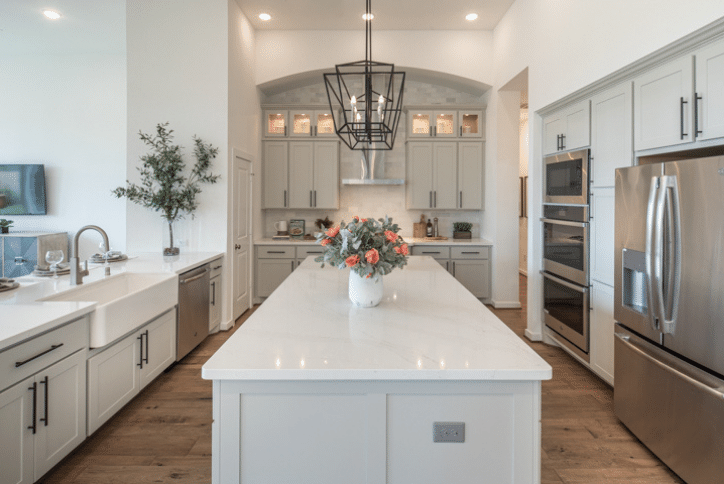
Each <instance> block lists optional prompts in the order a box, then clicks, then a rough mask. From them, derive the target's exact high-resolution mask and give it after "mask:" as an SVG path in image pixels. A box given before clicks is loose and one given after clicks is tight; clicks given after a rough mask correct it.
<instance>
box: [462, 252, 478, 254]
mask: <svg viewBox="0 0 724 484" xmlns="http://www.w3.org/2000/svg"><path fill="white" fill-rule="evenodd" d="M479 253H480V252H462V254H479Z"/></svg>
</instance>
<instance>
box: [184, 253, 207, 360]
mask: <svg viewBox="0 0 724 484" xmlns="http://www.w3.org/2000/svg"><path fill="white" fill-rule="evenodd" d="M209 273H210V270H209V264H205V265H203V266H201V267H197V268H196V269H193V270H191V271H188V272H184V273H183V274H181V275H180V276H179V286H178V326H177V328H176V361H179V360H181V358H183V357H184V356H186V355H187V354H189V352H190V351H191V350H192V349H194V348H196V346H198V344H199V343H201V342H202V341H203V340H204V338H206V336H208V334H209Z"/></svg>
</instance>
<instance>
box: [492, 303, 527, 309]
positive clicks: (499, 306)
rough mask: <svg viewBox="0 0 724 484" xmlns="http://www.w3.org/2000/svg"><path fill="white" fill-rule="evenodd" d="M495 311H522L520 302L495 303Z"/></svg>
mask: <svg viewBox="0 0 724 484" xmlns="http://www.w3.org/2000/svg"><path fill="white" fill-rule="evenodd" d="M493 307H494V308H495V309H520V308H521V305H520V301H493Z"/></svg>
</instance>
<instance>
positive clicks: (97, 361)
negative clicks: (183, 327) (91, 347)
mask: <svg viewBox="0 0 724 484" xmlns="http://www.w3.org/2000/svg"><path fill="white" fill-rule="evenodd" d="M174 361H176V310H175V309H174V310H171V311H168V312H166V313H164V314H163V315H161V316H159V317H158V318H156V319H154V320H152V321H151V322H149V323H147V324H146V325H144V326H143V327H141V328H139V329H137V330H136V331H134V332H133V333H131V334H130V335H128V336H126V337H125V338H123V339H121V340H120V341H118V342H117V343H112V344H111V345H109V346H107V347H105V348H102V349H101V350H100V351H98V352H94V354H93V355H92V356H91V357H90V358H88V435H90V434H92V433H93V432H95V431H96V430H98V428H100V426H101V425H103V424H104V423H105V422H106V421H107V420H108V419H110V418H111V417H112V416H113V415H115V414H116V412H118V411H119V410H120V409H121V408H122V407H123V406H124V405H125V404H126V403H128V402H130V401H131V400H132V399H133V398H134V397H135V396H136V395H138V393H139V392H140V391H141V390H142V389H143V388H144V387H146V385H148V384H149V383H150V382H151V381H153V379H154V378H156V377H157V376H158V375H160V374H161V372H162V371H163V370H165V369H166V368H168V367H169V366H170V365H171V364H172V363H173V362H174Z"/></svg>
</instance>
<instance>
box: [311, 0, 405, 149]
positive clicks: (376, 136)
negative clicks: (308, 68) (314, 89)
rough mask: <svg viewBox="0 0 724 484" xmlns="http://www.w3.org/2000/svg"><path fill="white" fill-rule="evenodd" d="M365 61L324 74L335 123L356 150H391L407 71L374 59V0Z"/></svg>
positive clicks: (369, 11)
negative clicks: (401, 70)
mask: <svg viewBox="0 0 724 484" xmlns="http://www.w3.org/2000/svg"><path fill="white" fill-rule="evenodd" d="M365 12H366V13H365V17H364V18H365V22H366V25H365V60H363V61H357V62H350V63H348V64H337V65H336V66H335V72H329V73H325V74H324V84H325V87H326V88H327V98H328V100H329V107H330V109H331V112H332V116H333V118H334V126H335V130H336V132H337V136H339V137H340V138H341V139H342V141H344V143H345V144H346V145H347V146H348V147H349V148H350V149H352V150H365V151H366V150H391V149H392V148H393V146H394V143H395V134H396V133H397V126H398V125H399V123H400V117H401V114H402V93H403V91H404V87H405V73H404V72H400V71H395V65H394V64H387V63H384V62H374V61H373V60H372V18H373V17H372V1H371V0H366V9H365Z"/></svg>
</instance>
